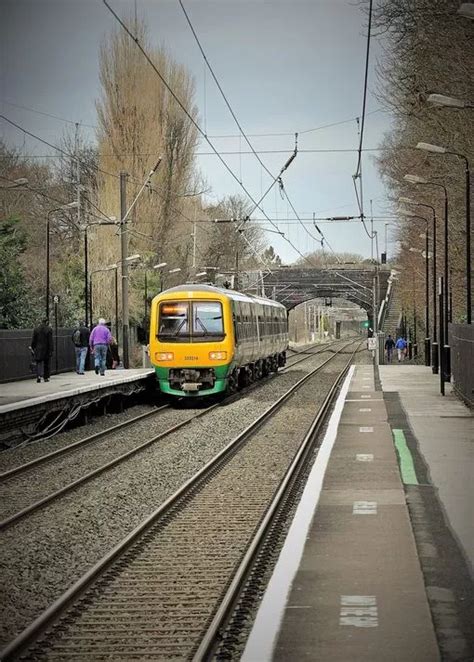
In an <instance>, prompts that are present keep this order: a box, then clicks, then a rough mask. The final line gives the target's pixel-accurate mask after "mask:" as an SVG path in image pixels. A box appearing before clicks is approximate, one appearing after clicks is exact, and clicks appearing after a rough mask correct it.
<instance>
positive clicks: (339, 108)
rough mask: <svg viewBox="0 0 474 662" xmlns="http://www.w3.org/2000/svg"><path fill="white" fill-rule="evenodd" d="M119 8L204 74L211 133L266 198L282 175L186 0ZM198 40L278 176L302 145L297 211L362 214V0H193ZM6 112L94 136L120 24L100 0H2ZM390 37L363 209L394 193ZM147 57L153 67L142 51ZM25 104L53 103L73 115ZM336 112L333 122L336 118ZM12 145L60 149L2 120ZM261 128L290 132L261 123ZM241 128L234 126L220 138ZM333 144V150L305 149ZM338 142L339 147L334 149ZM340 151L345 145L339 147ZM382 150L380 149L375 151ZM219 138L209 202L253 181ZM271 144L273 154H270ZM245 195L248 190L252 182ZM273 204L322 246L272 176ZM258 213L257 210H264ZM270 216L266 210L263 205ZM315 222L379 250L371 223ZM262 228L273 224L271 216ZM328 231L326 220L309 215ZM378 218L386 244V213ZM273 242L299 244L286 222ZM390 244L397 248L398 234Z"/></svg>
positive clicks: (1, 76)
mask: <svg viewBox="0 0 474 662" xmlns="http://www.w3.org/2000/svg"><path fill="white" fill-rule="evenodd" d="M109 1H110V4H111V6H112V7H113V9H114V10H115V11H117V13H118V14H120V15H121V16H130V15H133V13H134V11H135V8H136V11H137V13H138V16H139V17H140V18H142V19H143V20H145V22H146V23H147V25H148V29H149V35H150V40H151V42H152V44H153V45H161V46H165V47H166V48H167V49H168V50H169V52H170V53H171V54H172V56H173V57H174V58H175V59H176V60H177V61H179V62H181V63H182V64H184V65H185V66H186V67H187V68H188V69H189V71H190V72H191V73H192V74H193V76H194V77H195V82H196V103H197V106H198V108H199V122H200V125H201V127H202V128H203V130H204V131H205V132H206V133H207V135H208V136H209V138H210V140H211V141H212V143H213V145H214V146H215V147H216V149H217V150H218V151H219V152H221V153H222V152H237V154H231V155H229V154H225V155H224V158H225V160H226V161H227V163H228V165H229V166H230V168H231V169H232V170H233V171H234V173H235V174H236V176H237V178H238V179H239V180H241V181H242V183H243V184H244V186H245V187H246V188H247V190H248V191H249V192H250V193H251V195H252V196H253V197H254V198H255V199H258V198H260V195H261V193H262V191H265V190H266V188H267V187H268V185H269V184H270V182H271V179H270V177H269V175H268V174H267V173H266V172H265V171H264V170H263V168H262V167H261V165H260V164H259V163H258V161H257V159H256V158H255V156H254V155H253V154H251V153H250V154H248V153H247V154H245V153H241V154H240V152H249V148H248V146H247V145H246V143H245V141H244V139H243V138H242V137H239V135H238V134H239V131H238V129H237V127H236V125H235V123H234V121H233V119H232V117H231V115H230V113H229V111H228V109H227V108H226V106H225V104H224V101H223V99H222V97H221V96H220V94H219V92H218V90H217V88H216V86H215V83H214V81H212V79H211V75H210V73H209V72H207V73H206V71H205V64H204V60H203V58H202V56H201V54H200V52H199V50H198V46H197V44H196V42H195V40H194V37H193V35H192V33H191V31H190V28H189V26H188V24H187V22H186V19H185V16H184V14H183V12H182V9H181V7H180V5H179V2H178V0H136V1H135V0H109ZM183 3H184V6H185V8H186V10H187V12H188V14H189V17H190V19H191V21H192V23H193V26H194V29H195V30H196V32H197V34H198V36H199V39H200V41H201V44H202V46H203V48H204V50H205V52H206V55H207V57H208V60H209V61H210V63H211V65H212V67H213V69H214V71H215V74H216V76H217V78H218V79H219V82H220V84H221V86H222V88H223V89H224V92H225V93H226V96H227V97H228V99H229V101H230V104H231V106H232V108H233V110H234V112H235V114H236V116H237V117H238V119H239V122H240V124H241V125H242V127H243V128H244V131H245V132H246V134H247V135H248V137H249V139H250V141H251V143H252V145H253V147H254V149H255V150H257V151H259V152H260V151H261V152H262V153H261V154H260V157H261V159H262V161H263V162H264V163H265V165H266V166H267V168H268V169H269V170H270V171H271V172H272V173H274V175H276V174H277V173H278V172H279V171H280V169H281V168H282V166H283V165H284V163H285V162H286V161H287V159H288V157H289V156H290V155H291V153H292V152H293V149H294V145H295V137H294V134H295V132H298V134H299V135H298V149H299V150H300V151H299V153H298V154H297V156H296V158H295V159H294V161H293V162H292V164H291V165H290V167H289V168H288V170H287V171H286V172H285V174H284V176H283V181H284V185H285V190H286V191H287V193H288V196H289V198H290V200H291V202H292V204H293V206H294V207H295V209H296V211H297V212H298V215H299V216H300V217H301V218H304V219H311V218H312V215H313V213H314V214H315V215H316V217H317V218H320V217H322V218H324V217H328V216H341V215H357V214H358V208H357V204H356V199H355V195H354V187H353V181H352V175H353V173H354V172H355V170H356V164H357V154H356V151H355V150H356V149H357V146H358V129H357V122H356V120H355V118H356V117H360V116H361V111H362V94H363V82H364V66H365V49H366V33H365V26H364V21H365V17H364V15H363V13H362V11H361V10H360V7H359V6H358V3H356V2H354V0H308V1H306V0H212V1H209V0H183ZM0 11H1V16H0V60H1V64H0V67H1V72H0V112H1V113H2V114H3V115H6V116H7V117H8V118H10V119H12V120H13V121H15V122H16V123H17V124H19V125H21V126H22V127H24V128H26V129H28V130H29V131H31V132H33V133H35V134H37V135H38V136H40V137H42V138H44V139H45V140H47V141H49V142H51V143H53V144H58V142H59V140H60V138H61V136H62V135H63V134H64V131H65V130H66V129H68V128H69V129H71V128H73V123H74V122H81V123H82V125H83V127H82V131H83V134H84V136H85V137H86V138H88V139H89V140H91V141H93V140H94V138H95V129H94V126H95V125H96V121H97V118H96V111H95V101H96V99H97V98H98V96H99V93H100V86H99V80H98V50H99V45H100V43H101V40H102V39H103V38H104V36H105V35H107V34H108V33H110V31H111V30H112V29H116V28H117V27H118V24H117V23H116V21H115V19H114V17H113V16H112V14H111V13H110V12H109V11H108V10H107V8H106V7H105V5H104V4H103V2H102V0H80V1H78V0H0ZM381 55H382V50H381V44H380V43H378V42H377V41H376V40H375V39H374V40H372V44H371V59H370V68H369V86H368V97H367V116H366V125H365V134H364V147H365V148H367V150H368V151H367V152H365V153H364V155H363V184H364V212H365V215H366V216H367V215H369V216H370V202H369V201H370V200H372V201H373V204H372V208H373V213H374V216H375V217H377V216H388V215H389V205H388V202H387V199H386V196H385V190H384V187H383V184H382V182H381V180H380V177H379V175H378V173H377V169H376V166H375V163H374V161H373V158H374V156H375V155H376V154H377V151H376V150H377V147H378V146H379V144H380V142H381V140H382V138H383V135H384V132H386V131H387V130H389V129H390V123H391V118H390V116H389V115H388V114H387V113H386V112H385V111H383V109H382V108H381V106H380V102H379V101H378V100H377V99H376V98H375V93H376V91H377V86H378V82H377V79H376V76H375V65H376V62H377V60H378V59H379V58H380V57H381ZM143 66H144V67H145V66H148V65H147V64H146V61H145V60H144V63H143ZM18 106H24V107H25V108H29V109H33V110H36V111H41V112H43V113H49V114H52V115H55V116H57V117H58V118H62V119H65V120H69V121H70V122H71V123H69V124H68V123H67V122H64V121H61V120H59V119H54V118H51V117H46V116H44V115H40V114H38V113H35V112H31V110H26V109H24V108H18ZM326 125H335V126H329V127H327V126H326ZM0 131H1V134H0V135H1V136H2V137H3V139H4V140H5V141H6V142H7V144H9V145H12V146H15V147H17V148H18V149H19V150H20V151H21V152H22V153H24V154H28V155H36V156H39V155H46V154H52V153H54V152H52V150H50V149H49V148H48V147H46V146H44V145H42V144H41V143H39V142H38V141H36V140H34V139H32V138H29V137H27V136H25V135H24V134H23V132H21V131H18V130H17V129H14V128H12V127H10V126H9V125H8V124H7V123H6V122H5V121H4V120H1V119H0ZM254 134H287V135H263V136H262V135H258V136H254ZM222 136H231V137H222ZM304 150H323V151H310V152H307V151H304ZM334 150H335V151H334ZM338 150H342V151H338ZM370 150H374V151H370ZM210 152H211V149H210V148H209V145H208V144H206V143H205V142H204V141H202V144H201V145H200V146H199V149H198V157H197V164H198V167H199V169H200V171H201V173H202V175H203V177H204V178H205V181H206V182H207V184H208V185H209V187H210V188H211V191H210V194H209V201H211V200H212V201H213V202H215V201H216V200H217V199H218V198H220V197H223V196H225V195H230V194H235V193H238V192H240V193H243V191H242V189H241V188H240V186H239V184H238V182H236V181H235V180H234V179H233V178H232V177H231V175H230V174H229V173H228V172H227V171H226V170H225V168H224V166H223V165H222V164H221V163H220V161H219V160H218V158H217V157H216V156H215V155H212V154H210ZM268 152H271V153H268ZM243 195H244V196H245V194H244V193H243ZM262 206H263V208H264V210H265V212H266V213H267V215H268V216H269V217H270V218H272V219H274V222H275V223H276V224H277V226H278V228H279V230H280V231H282V232H284V233H285V235H286V236H287V237H288V238H289V239H290V240H291V242H292V243H293V244H295V246H297V248H298V249H299V250H300V251H301V252H302V253H307V252H309V251H311V250H314V249H315V248H319V247H320V246H319V243H317V242H315V241H314V239H312V238H311V237H310V236H309V235H308V234H307V233H306V232H305V231H304V230H303V228H302V227H301V225H299V224H298V222H297V221H296V222H294V221H287V220H285V219H288V218H294V214H293V212H292V211H291V209H290V208H289V206H288V202H287V201H286V200H285V199H282V197H281V195H280V192H279V190H278V187H274V189H273V190H272V191H271V193H270V194H269V195H268V196H267V197H266V198H265V200H264V202H263V203H262ZM254 217H257V215H254ZM259 217H260V218H263V216H262V214H261V213H260V214H259ZM318 225H319V227H320V228H321V230H322V231H323V232H324V235H325V237H326V240H327V242H328V244H329V246H331V247H332V248H333V249H334V250H336V251H348V252H356V253H360V254H362V255H363V256H364V257H369V256H370V254H371V245H370V240H369V238H368V237H367V235H366V233H365V232H364V229H363V227H362V224H361V223H360V222H357V223H340V222H338V223H325V222H324V221H323V222H319V221H318ZM262 226H263V227H266V228H269V229H272V230H274V229H275V228H274V227H272V226H271V225H270V224H269V223H268V222H265V223H262ZM307 227H308V228H309V229H310V231H311V232H312V234H313V235H314V236H316V237H317V232H316V231H315V230H314V228H311V226H310V225H308V226H307ZM375 227H376V229H378V230H379V236H380V238H381V239H380V250H383V249H384V238H383V231H384V227H383V222H377V223H376V224H375ZM267 238H268V241H269V243H271V244H272V245H273V246H274V247H275V249H276V251H277V252H278V253H279V254H280V255H281V257H282V258H283V260H284V262H285V263H291V262H293V261H294V260H296V259H298V258H299V255H298V253H296V252H295V251H294V249H293V248H292V247H291V246H290V245H289V244H288V243H287V242H286V241H285V239H284V238H283V237H281V236H279V235H277V234H275V233H270V232H269V233H268V235H267ZM389 250H390V247H389Z"/></svg>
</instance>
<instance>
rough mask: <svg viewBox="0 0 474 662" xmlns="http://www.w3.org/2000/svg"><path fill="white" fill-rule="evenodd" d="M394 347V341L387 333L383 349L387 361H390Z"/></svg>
mask: <svg viewBox="0 0 474 662" xmlns="http://www.w3.org/2000/svg"><path fill="white" fill-rule="evenodd" d="M394 347H395V341H394V339H393V338H392V336H391V335H390V334H388V338H387V340H386V341H385V351H386V352H387V363H391V362H392V354H393V348H394Z"/></svg>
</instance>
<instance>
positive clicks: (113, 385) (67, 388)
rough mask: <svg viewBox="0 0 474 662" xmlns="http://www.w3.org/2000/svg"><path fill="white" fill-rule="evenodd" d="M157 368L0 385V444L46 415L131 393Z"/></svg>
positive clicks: (89, 373) (150, 376)
mask: <svg viewBox="0 0 474 662" xmlns="http://www.w3.org/2000/svg"><path fill="white" fill-rule="evenodd" d="M153 374H154V371H153V370H151V369H148V368H146V369H144V368H131V369H129V370H108V371H106V373H105V375H104V376H101V375H96V374H95V372H94V371H90V372H86V374H85V375H78V374H76V373H75V372H67V373H62V374H59V375H52V376H51V378H50V381H49V382H46V383H45V382H41V383H39V384H38V383H36V379H35V378H32V379H30V380H22V381H18V382H9V383H7V384H0V443H3V444H4V445H5V444H6V445H10V444H9V441H11V440H12V435H13V438H14V441H17V439H18V431H19V430H20V429H21V430H23V432H25V431H26V432H28V430H30V429H31V428H32V427H34V425H35V424H36V423H37V421H38V420H40V419H41V418H42V417H43V416H44V415H45V414H50V413H51V414H52V413H54V412H57V411H58V410H64V411H65V412H66V413H67V412H68V411H69V410H71V408H73V407H87V406H88V405H89V404H90V403H91V402H93V401H97V400H99V401H100V400H102V399H104V398H107V397H109V396H112V395H116V394H122V395H128V394H131V393H133V392H135V391H137V390H141V389H143V388H144V386H145V383H146V381H147V380H151V379H153Z"/></svg>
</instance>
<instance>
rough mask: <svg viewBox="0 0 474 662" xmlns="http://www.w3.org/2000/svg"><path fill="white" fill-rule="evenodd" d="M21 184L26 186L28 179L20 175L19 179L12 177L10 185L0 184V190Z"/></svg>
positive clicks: (18, 186)
mask: <svg viewBox="0 0 474 662" xmlns="http://www.w3.org/2000/svg"><path fill="white" fill-rule="evenodd" d="M21 186H28V180H27V179H26V177H20V178H19V179H14V180H13V182H12V183H11V184H10V186H0V190H2V191H9V190H10V189H12V188H20V187H21Z"/></svg>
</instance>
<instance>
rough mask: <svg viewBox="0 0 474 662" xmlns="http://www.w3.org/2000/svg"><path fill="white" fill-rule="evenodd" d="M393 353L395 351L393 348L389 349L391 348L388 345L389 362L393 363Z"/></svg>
mask: <svg viewBox="0 0 474 662" xmlns="http://www.w3.org/2000/svg"><path fill="white" fill-rule="evenodd" d="M392 353H393V349H389V348H388V347H387V362H388V363H391V362H392Z"/></svg>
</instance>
